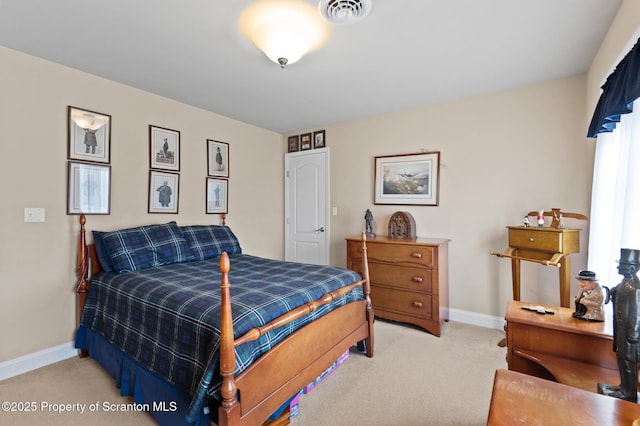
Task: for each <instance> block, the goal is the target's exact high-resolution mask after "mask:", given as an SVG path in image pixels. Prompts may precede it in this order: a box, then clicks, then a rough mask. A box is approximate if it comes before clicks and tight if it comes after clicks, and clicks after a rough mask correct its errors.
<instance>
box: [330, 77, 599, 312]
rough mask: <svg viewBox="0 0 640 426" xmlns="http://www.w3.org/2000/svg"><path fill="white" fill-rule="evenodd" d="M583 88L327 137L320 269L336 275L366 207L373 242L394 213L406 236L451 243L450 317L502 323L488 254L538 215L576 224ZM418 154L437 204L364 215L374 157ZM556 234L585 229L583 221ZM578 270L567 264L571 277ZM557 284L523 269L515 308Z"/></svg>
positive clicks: (586, 148)
mask: <svg viewBox="0 0 640 426" xmlns="http://www.w3.org/2000/svg"><path fill="white" fill-rule="evenodd" d="M584 85H585V78H584V76H578V77H573V78H568V79H564V80H559V81H552V82H548V83H544V84H540V85H536V86H531V87H524V88H520V89H517V90H510V91H507V92H502V93H496V94H492V95H488V96H481V97H476V98H470V99H465V100H461V101H457V102H451V103H447V104H441V105H436V106H432V107H425V108H419V109H415V110H411V111H404V112H401V113H398V114H390V115H385V116H380V117H373V118H370V119H366V120H361V121H357V122H350V123H345V124H341V125H336V126H329V127H327V129H326V137H327V145H328V146H329V147H330V152H331V187H332V190H331V203H332V206H333V207H337V209H338V216H337V217H333V218H332V223H331V233H332V236H331V239H332V263H334V264H338V265H344V264H345V243H344V237H346V236H352V235H358V234H359V233H360V232H361V231H362V228H363V227H364V221H363V217H364V212H365V210H366V209H367V208H370V209H371V211H372V212H373V215H374V219H375V222H376V232H377V233H378V234H381V235H385V234H386V233H387V223H388V218H389V216H390V215H391V214H392V213H393V212H395V211H397V210H406V211H409V212H411V214H412V215H413V216H414V218H415V220H416V225H417V233H418V236H420V237H441V238H449V239H451V243H450V248H449V255H450V257H449V259H450V275H449V277H450V283H449V286H450V304H451V307H452V308H454V309H457V310H463V311H470V312H474V313H479V314H486V315H494V316H498V317H502V316H503V315H504V309H505V307H506V303H507V301H508V300H509V299H510V298H511V294H512V291H511V275H510V274H511V269H510V268H511V266H510V262H509V261H508V260H505V259H499V258H497V257H494V256H491V255H490V252H491V251H502V250H504V249H505V248H506V246H507V245H506V244H507V243H506V241H507V232H506V229H505V226H507V225H520V224H521V220H522V218H523V216H524V215H525V213H527V212H529V211H532V210H537V209H540V208H545V209H549V208H551V207H560V208H562V209H563V210H566V211H569V212H580V213H585V214H588V206H589V198H590V190H589V188H590V185H591V168H592V157H593V150H592V145H591V144H588V143H586V141H585V137H584V135H585V133H586V129H585V127H584V122H583V116H584V103H585V99H584ZM422 149H426V150H431V151H440V152H441V170H440V205H439V206H438V207H426V206H379V205H373V186H372V185H373V179H374V176H373V175H374V157H375V156H376V155H391V154H406V153H418V152H420V151H421V150H422ZM567 223H568V225H570V226H572V227H581V228H585V229H586V222H580V221H567ZM582 237H583V239H584V241H586V237H587V235H586V231H583V232H582ZM585 247H586V246H585ZM584 259H585V257H584V256H581V255H577V256H574V269H576V270H577V268H580V267H584V265H585V260H584ZM557 274H558V272H557V269H556V268H548V267H544V266H538V265H533V266H531V267H529V265H524V264H523V286H522V293H523V299H524V300H532V301H539V302H546V303H551V304H558V303H559V296H558V294H559V290H558V277H557ZM574 293H575V290H574Z"/></svg>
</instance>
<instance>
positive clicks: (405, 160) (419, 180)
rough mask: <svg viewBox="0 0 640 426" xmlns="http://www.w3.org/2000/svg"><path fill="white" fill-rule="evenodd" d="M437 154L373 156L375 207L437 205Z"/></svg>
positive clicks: (438, 183) (438, 175) (438, 176)
mask: <svg viewBox="0 0 640 426" xmlns="http://www.w3.org/2000/svg"><path fill="white" fill-rule="evenodd" d="M439 188H440V152H439V151H436V152H428V153H420V154H402V155H386V156H378V157H375V182H374V204H391V205H416V206H437V205H438V203H439Z"/></svg>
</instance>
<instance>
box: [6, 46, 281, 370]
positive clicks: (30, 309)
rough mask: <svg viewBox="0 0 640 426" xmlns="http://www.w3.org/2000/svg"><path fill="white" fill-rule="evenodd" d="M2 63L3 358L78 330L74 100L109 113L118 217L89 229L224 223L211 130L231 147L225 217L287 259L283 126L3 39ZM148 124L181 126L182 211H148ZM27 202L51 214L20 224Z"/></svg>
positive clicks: (254, 243) (249, 245) (255, 247)
mask: <svg viewBox="0 0 640 426" xmlns="http://www.w3.org/2000/svg"><path fill="white" fill-rule="evenodd" d="M0 64H2V78H0V93H2V100H1V101H0V146H1V147H2V167H1V168H0V188H1V190H0V193H1V194H2V198H3V201H2V210H1V211H2V213H1V217H2V220H0V241H1V242H0V277H1V278H0V279H1V280H2V283H1V285H0V336H1V337H0V341H1V342H2V343H0V362H2V361H5V360H9V359H13V358H16V357H19V356H22V355H25V354H29V353H33V352H35V351H38V350H42V349H45V348H50V347H53V346H56V345H61V344H64V343H67V342H69V341H71V340H72V337H73V331H74V327H75V308H74V300H75V298H74V293H73V286H74V281H75V275H74V263H75V256H76V232H77V230H78V229H79V225H78V216H67V215H66V190H65V188H66V161H67V160H66V155H67V148H66V147H67V130H66V123H67V106H68V105H73V106H76V107H80V108H86V109H90V110H94V111H99V112H102V113H105V114H110V115H111V116H112V140H111V143H112V151H111V164H112V199H111V215H109V216H89V217H88V223H87V225H88V228H89V229H93V228H98V229H105V230H109V229H116V228H120V227H126V226H135V225H141V224H147V223H163V222H168V221H170V220H176V221H177V222H178V224H180V225H185V224H207V223H214V224H217V223H219V222H218V221H219V217H218V216H217V215H206V214H204V196H205V189H204V185H205V176H206V173H207V169H206V139H216V140H221V141H225V142H228V143H229V145H230V173H231V176H230V181H229V190H230V193H229V216H228V223H229V224H230V225H231V226H232V227H233V229H234V231H235V232H236V234H237V235H238V238H239V239H240V241H241V244H242V246H243V248H244V249H245V250H246V251H247V252H251V253H255V254H258V255H265V256H271V257H276V258H282V257H283V253H284V248H283V238H282V235H283V232H284V231H283V226H282V216H283V198H282V197H283V195H282V181H283V175H282V166H281V165H282V153H283V151H282V136H281V135H280V134H277V133H274V132H271V131H267V130H264V129H260V128H257V127H254V126H250V125H247V124H244V123H240V122H238V121H234V120H231V119H228V118H225V117H222V116H219V115H217V114H212V113H209V112H206V111H203V110H200V109H197V108H193V107H190V106H187V105H184V104H181V103H178V102H175V101H171V100H168V99H165V98H162V97H158V96H155V95H152V94H149V93H146V92H143V91H140V90H137V89H133V88H131V87H127V86H124V85H121V84H117V83H114V82H111V81H108V80H104V79H101V78H98V77H95V76H91V75H88V74H85V73H81V72H78V71H75V70H72V69H70V68H66V67H62V66H59V65H57V64H54V63H51V62H47V61H43V60H40V59H37V58H34V57H31V56H27V55H24V54H21V53H18V52H15V51H12V50H9V49H5V48H1V47H0ZM211 95H212V96H215V94H211ZM149 124H154V125H157V126H162V127H167V128H170V129H175V130H179V131H180V132H181V151H180V152H181V172H180V179H181V180H180V203H179V208H180V214H179V215H159V214H148V213H147V196H148V173H149V159H148V155H149V136H148V131H149V130H148V126H149ZM25 207H44V208H45V209H46V221H45V223H24V221H23V217H24V208H25ZM256 236H259V238H256Z"/></svg>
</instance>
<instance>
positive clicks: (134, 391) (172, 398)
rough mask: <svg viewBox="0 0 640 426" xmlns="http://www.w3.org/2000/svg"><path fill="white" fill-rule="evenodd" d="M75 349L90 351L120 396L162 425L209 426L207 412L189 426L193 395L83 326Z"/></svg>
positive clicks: (78, 333)
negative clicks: (188, 417)
mask: <svg viewBox="0 0 640 426" xmlns="http://www.w3.org/2000/svg"><path fill="white" fill-rule="evenodd" d="M75 347H76V348H78V349H86V350H88V351H89V355H90V356H91V358H93V359H95V360H96V361H97V362H98V363H99V364H100V365H101V366H102V368H104V370H105V371H106V372H107V373H109V375H111V376H112V377H113V378H114V379H115V381H116V387H117V388H118V389H120V395H122V396H133V401H134V403H135V404H139V405H136V407H138V408H141V409H142V410H144V411H148V412H149V413H150V414H151V415H152V416H153V417H154V419H155V420H156V421H157V422H158V423H159V424H160V425H181V424H183V425H187V424H191V425H195V426H207V425H209V421H210V418H209V415H208V414H206V413H202V414H201V416H200V417H199V418H198V419H197V420H196V421H195V422H193V423H187V421H186V416H187V413H188V410H189V404H190V403H191V395H189V394H188V393H187V392H185V391H183V390H181V389H178V388H176V387H174V386H172V385H170V384H169V383H167V382H166V381H164V380H163V379H161V378H159V377H158V376H156V375H155V374H153V373H151V372H149V371H148V370H147V369H145V368H144V367H142V366H141V365H140V364H138V363H137V362H136V361H134V360H133V359H132V358H131V357H129V356H128V355H126V354H125V353H124V352H122V351H121V350H120V349H118V348H117V347H115V346H113V345H112V344H110V343H109V342H108V341H107V340H106V339H105V338H104V337H102V336H101V335H99V334H97V333H94V332H92V331H91V330H89V329H88V328H86V327H83V326H80V327H79V328H78V330H77V332H76V342H75ZM105 402H107V403H111V402H113V403H116V402H115V401H105Z"/></svg>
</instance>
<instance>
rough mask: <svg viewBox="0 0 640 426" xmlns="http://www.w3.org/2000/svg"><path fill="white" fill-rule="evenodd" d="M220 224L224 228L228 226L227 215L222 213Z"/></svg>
mask: <svg viewBox="0 0 640 426" xmlns="http://www.w3.org/2000/svg"><path fill="white" fill-rule="evenodd" d="M220 223H221V224H222V226H226V224H227V214H226V213H222V214H221V215H220Z"/></svg>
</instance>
